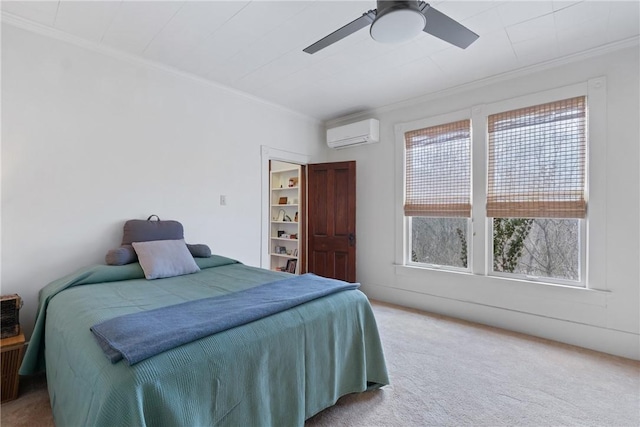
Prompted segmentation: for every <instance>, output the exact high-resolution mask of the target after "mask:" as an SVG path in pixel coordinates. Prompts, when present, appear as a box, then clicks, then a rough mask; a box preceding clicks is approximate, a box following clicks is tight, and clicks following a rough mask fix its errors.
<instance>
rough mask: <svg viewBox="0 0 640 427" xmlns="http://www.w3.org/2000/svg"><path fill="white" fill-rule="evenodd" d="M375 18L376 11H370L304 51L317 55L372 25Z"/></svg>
mask: <svg viewBox="0 0 640 427" xmlns="http://www.w3.org/2000/svg"><path fill="white" fill-rule="evenodd" d="M375 16H376V15H375V10H370V11H369V12H365V13H364V14H363V15H362V16H361V17H360V18H358V19H356V20H355V21H351V22H349V23H348V24H347V25H345V26H344V27H342V28H340V29H339V30H336V31H334V32H333V33H331V34H329V35H328V36H326V37H325V38H323V39H320V40H318V41H317V42H315V43H314V44H312V45H311V46H309V47H307V48H305V49H303V50H302V51H303V52H307V53H311V54H313V53H316V52H317V51H319V50H320V49H324V48H325V47H327V46H329V45H332V44H334V43H335V42H337V41H338V40H342V39H343V38H345V37H347V36H348V35H351V34H353V33H355V32H356V31H358V30H361V29H363V28H364V27H366V26H368V25H370V24H371V23H372V22H373V19H374V18H375Z"/></svg>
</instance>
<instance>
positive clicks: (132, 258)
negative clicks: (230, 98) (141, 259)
mask: <svg viewBox="0 0 640 427" xmlns="http://www.w3.org/2000/svg"><path fill="white" fill-rule="evenodd" d="M137 260H138V255H136V251H135V250H134V249H133V246H131V245H125V246H120V247H119V248H116V249H111V250H109V252H107V256H106V257H105V261H107V264H109V265H125V264H131V263H132V262H136V261H137Z"/></svg>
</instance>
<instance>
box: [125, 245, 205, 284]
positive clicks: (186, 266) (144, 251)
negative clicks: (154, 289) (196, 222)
mask: <svg viewBox="0 0 640 427" xmlns="http://www.w3.org/2000/svg"><path fill="white" fill-rule="evenodd" d="M131 245H132V246H133V249H135V251H136V254H138V261H139V262H140V266H141V267H142V270H143V271H144V277H146V278H147V279H148V280H151V279H161V278H163V277H174V276H181V275H183V274H191V273H196V272H198V271H200V268H199V267H198V264H196V262H195V261H194V259H193V257H192V256H191V253H190V252H189V249H187V244H186V243H185V242H184V239H180V240H154V241H151V242H133V243H131Z"/></svg>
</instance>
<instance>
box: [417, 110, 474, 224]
mask: <svg viewBox="0 0 640 427" xmlns="http://www.w3.org/2000/svg"><path fill="white" fill-rule="evenodd" d="M404 137H405V148H406V150H405V153H406V159H405V160H406V166H405V170H406V187H405V205H404V214H405V216H429V217H471V121H470V120H461V121H458V122H453V123H447V124H443V125H439V126H433V127H428V128H424V129H418V130H413V131H409V132H406V133H405V134H404Z"/></svg>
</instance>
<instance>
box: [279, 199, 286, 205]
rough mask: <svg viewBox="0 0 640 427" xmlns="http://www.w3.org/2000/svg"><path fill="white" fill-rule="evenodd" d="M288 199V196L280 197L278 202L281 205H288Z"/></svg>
mask: <svg viewBox="0 0 640 427" xmlns="http://www.w3.org/2000/svg"><path fill="white" fill-rule="evenodd" d="M287 200H288V199H287V197H280V198H279V199H278V204H279V205H286V204H287Z"/></svg>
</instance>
